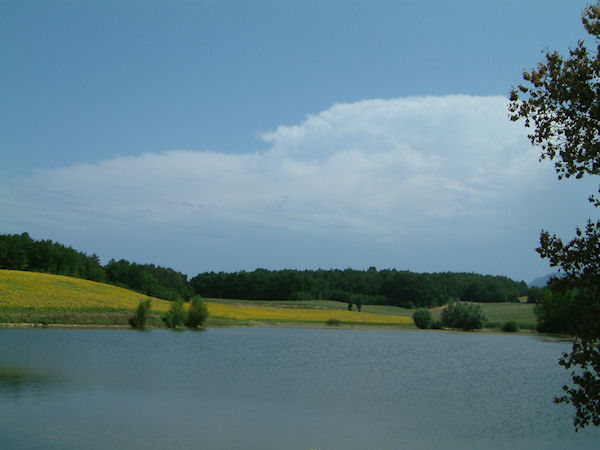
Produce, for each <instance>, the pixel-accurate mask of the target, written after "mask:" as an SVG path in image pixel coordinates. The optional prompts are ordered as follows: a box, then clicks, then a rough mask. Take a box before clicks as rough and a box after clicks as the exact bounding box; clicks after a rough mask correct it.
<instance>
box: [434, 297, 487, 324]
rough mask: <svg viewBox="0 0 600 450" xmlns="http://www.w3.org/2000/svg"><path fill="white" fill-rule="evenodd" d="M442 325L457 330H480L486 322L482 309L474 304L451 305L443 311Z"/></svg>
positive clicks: (457, 303) (459, 303) (460, 303)
mask: <svg viewBox="0 0 600 450" xmlns="http://www.w3.org/2000/svg"><path fill="white" fill-rule="evenodd" d="M441 319H442V325H444V326H445V327H449V328H452V329H455V330H459V329H460V330H464V331H471V330H479V329H480V328H483V325H484V323H485V321H486V318H485V314H483V311H481V307H480V306H479V305H476V304H474V303H466V302H456V303H451V304H449V305H448V306H446V307H445V308H444V310H443V311H442V317H441Z"/></svg>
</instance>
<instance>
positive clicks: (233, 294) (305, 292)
mask: <svg viewBox="0 0 600 450" xmlns="http://www.w3.org/2000/svg"><path fill="white" fill-rule="evenodd" d="M190 284H191V285H192V287H193V288H194V292H196V293H198V294H201V295H203V296H205V297H221V298H243V299H249V300H258V299H263V300H307V299H328V300H339V301H344V302H352V303H356V304H379V305H394V306H404V307H408V308H414V307H421V306H424V307H433V306H438V305H444V304H446V303H448V302H449V301H453V300H463V301H476V302H512V301H517V299H518V297H520V296H524V295H527V293H528V287H527V284H526V283H525V282H523V281H522V282H516V281H513V280H511V279H509V278H507V277H502V276H489V275H478V274H473V273H432V274H430V273H421V274H419V273H413V272H409V271H398V270H395V269H385V270H377V269H376V268H374V267H371V268H370V269H369V270H366V271H364V270H363V271H361V270H353V269H345V270H321V269H320V270H304V271H299V270H278V271H269V270H265V269H258V270H255V271H253V272H244V271H242V272H235V273H224V272H219V273H214V272H210V273H202V274H199V275H197V276H195V277H194V278H192V279H191V280H190Z"/></svg>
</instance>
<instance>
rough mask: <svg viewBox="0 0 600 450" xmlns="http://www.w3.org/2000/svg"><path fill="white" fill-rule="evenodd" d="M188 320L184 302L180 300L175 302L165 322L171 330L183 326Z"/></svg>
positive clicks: (164, 319)
mask: <svg viewBox="0 0 600 450" xmlns="http://www.w3.org/2000/svg"><path fill="white" fill-rule="evenodd" d="M186 320H187V311H186V310H185V307H184V306H183V300H181V299H179V300H176V301H174V302H173V304H172V305H171V307H170V308H169V311H167V314H166V315H165V316H164V317H163V321H164V322H165V324H166V325H167V326H168V327H169V328H177V327H178V326H179V325H183V324H184V323H185V322H186Z"/></svg>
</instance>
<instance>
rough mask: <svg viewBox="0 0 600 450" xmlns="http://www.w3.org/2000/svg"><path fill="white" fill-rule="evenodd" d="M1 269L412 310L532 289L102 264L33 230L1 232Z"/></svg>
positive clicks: (413, 278) (437, 279)
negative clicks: (32, 234)
mask: <svg viewBox="0 0 600 450" xmlns="http://www.w3.org/2000/svg"><path fill="white" fill-rule="evenodd" d="M0 269H8V270H28V271H36V272H46V273H53V274H62V275H69V276H74V277H79V278H84V279H90V280H95V281H102V282H107V283H110V284H114V285H117V286H121V287H125V288H128V289H132V290H135V291H137V292H140V293H142V294H144V295H146V296H151V297H156V298H164V299H168V300H176V299H178V298H182V299H183V300H184V301H187V300H189V299H190V298H191V297H192V296H193V295H201V296H203V297H213V298H236V299H247V300H271V301H293V300H298V301H302V300H308V299H324V300H325V299H327V300H334V301H340V302H346V303H347V304H348V308H349V309H350V308H352V307H353V305H354V306H356V308H355V309H356V310H357V311H359V312H360V311H363V310H366V309H365V308H366V307H367V306H368V305H389V306H397V307H405V308H409V309H414V308H415V307H423V308H431V307H435V306H441V305H445V304H447V303H448V302H452V301H455V300H462V301H477V302H513V301H517V299H518V298H519V297H521V296H524V295H527V294H528V291H529V290H528V287H527V285H526V284H525V282H523V281H521V282H516V281H513V280H511V279H509V278H507V277H501V276H489V275H485V276H484V275H478V274H473V273H433V274H429V273H423V274H417V273H412V272H409V271H398V270H395V269H385V270H377V269H376V268H375V267H371V268H370V269H369V270H367V271H364V270H363V271H361V270H353V269H345V270H337V269H336V270H321V269H319V270H304V271H299V270H276V271H269V270H265V269H257V270H255V271H252V272H245V271H240V272H235V273H224V272H220V273H214V272H210V273H202V274H198V275H197V276H195V277H193V278H192V279H191V280H189V281H188V280H187V276H186V275H184V274H181V273H179V272H176V271H174V270H173V269H169V268H164V267H159V266H155V265H153V264H136V263H130V262H129V261H126V260H124V259H121V260H119V261H115V260H114V259H111V260H110V261H109V262H108V264H106V265H105V266H102V265H100V262H99V259H98V257H97V256H96V255H92V256H87V255H85V254H84V253H81V252H78V251H76V250H73V249H72V248H70V247H69V248H67V247H65V246H63V245H61V244H58V243H54V242H52V241H50V240H46V241H36V240H33V239H31V238H30V237H29V235H28V234H27V233H22V234H20V235H17V234H14V235H9V234H5V235H0Z"/></svg>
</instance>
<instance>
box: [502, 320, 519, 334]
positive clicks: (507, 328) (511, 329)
mask: <svg viewBox="0 0 600 450" xmlns="http://www.w3.org/2000/svg"><path fill="white" fill-rule="evenodd" d="M500 329H501V330H502V331H504V332H505V333H516V332H517V331H519V324H518V323H517V322H515V321H514V320H509V321H508V322H504V323H503V324H502V328H500Z"/></svg>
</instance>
